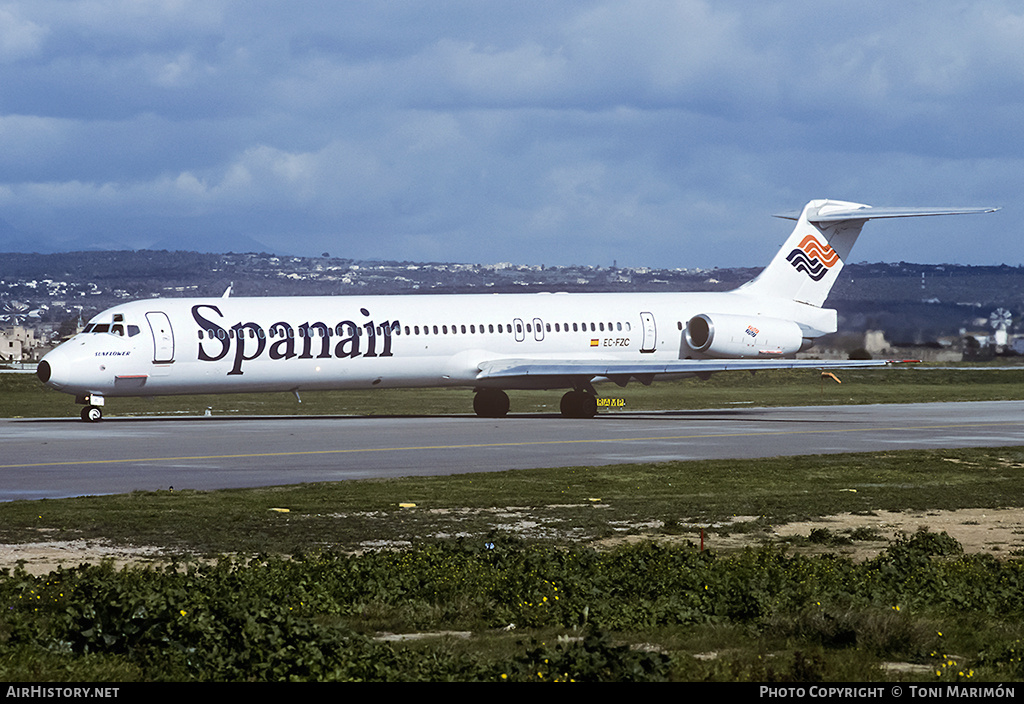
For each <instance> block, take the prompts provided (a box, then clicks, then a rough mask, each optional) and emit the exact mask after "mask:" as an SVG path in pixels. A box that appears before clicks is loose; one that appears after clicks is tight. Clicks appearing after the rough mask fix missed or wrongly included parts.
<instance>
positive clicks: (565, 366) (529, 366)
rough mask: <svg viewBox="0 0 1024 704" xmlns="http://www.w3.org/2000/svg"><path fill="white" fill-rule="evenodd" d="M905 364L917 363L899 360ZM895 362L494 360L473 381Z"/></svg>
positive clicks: (619, 379)
mask: <svg viewBox="0 0 1024 704" xmlns="http://www.w3.org/2000/svg"><path fill="white" fill-rule="evenodd" d="M901 361H905V362H909V361H917V360H901ZM898 363H901V362H900V361H896V360H817V359H673V360H668V361H654V360H651V361H644V360H634V361H621V360H572V359H567V360H547V359H496V360H489V361H486V362H481V363H480V364H479V365H478V368H479V370H480V372H479V374H477V379H480V380H483V379H525V378H528V377H532V378H538V377H547V378H574V379H583V378H585V379H587V380H588V381H589V380H590V379H593V378H595V377H605V378H608V379H610V380H612V381H614V382H615V383H617V384H619V385H620V386H625V385H626V382H627V381H628V380H629V379H630V378H631V377H632V378H635V379H637V380H638V381H640V382H641V383H643V384H650V383H651V381H653V379H654V377H655V376H658V375H661V374H710V373H712V372H726V371H749V372H756V371H764V370H768V369H852V368H857V367H884V366H887V365H890V364H898Z"/></svg>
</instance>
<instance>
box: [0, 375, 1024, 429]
mask: <svg viewBox="0 0 1024 704" xmlns="http://www.w3.org/2000/svg"><path fill="white" fill-rule="evenodd" d="M835 375H836V377H838V378H839V379H840V380H841V381H842V383H841V384H839V383H836V382H835V381H834V380H833V379H831V378H828V377H822V376H820V375H819V373H818V372H817V371H814V370H775V371H764V372H758V373H757V374H747V373H743V372H736V373H723V374H715V375H713V376H712V377H711V378H709V379H708V380H706V381H702V380H699V379H685V380H681V381H666V382H657V383H655V384H652V385H651V386H649V387H647V386H643V385H641V384H638V383H631V384H630V385H629V386H627V387H625V388H620V387H618V386H615V385H613V384H605V385H602V386H600V387H598V392H599V393H600V394H602V395H605V396H608V397H611V398H615V399H623V405H621V406H620V405H617V404H613V405H612V406H611V407H603V408H602V410H601V412H602V413H605V412H607V413H621V412H630V411H649V410H664V409H687V408H725V407H730V406H737V405H739V406H742V405H754V406H795V405H799V406H804V405H833V404H851V403H857V404H859V403H915V402H931V401H992V400H1006V399H1021V398H1024V365H1022V366H1019V367H1003V366H997V367H995V368H987V367H986V366H984V365H977V366H969V365H957V366H955V367H950V366H946V365H914V366H908V367H893V368H886V369H862V370H852V369H851V370H846V371H837V372H835ZM509 396H510V398H511V401H512V411H511V412H512V413H557V412H558V402H559V398H560V397H561V392H559V391H557V390H556V391H512V392H510V393H509ZM472 405H473V393H472V391H471V390H469V389H373V390H366V391H321V392H303V393H302V402H301V403H299V402H298V401H297V400H296V398H295V396H293V395H292V394H288V393H280V394H229V395H223V396H178V397H163V398H154V399H140V398H124V399H119V398H111V399H107V406H106V408H105V409H104V413H105V414H106V415H107V416H132V415H158V414H182V415H202V414H203V413H205V412H206V410H207V409H211V412H212V413H214V414H217V415H221V414H238V415H249V414H260V415H262V414H272V415H437V414H452V413H459V414H462V413H471V412H472ZM80 408H81V407H80V406H77V405H75V403H74V401H73V399H71V397H69V396H66V395H65V394H61V393H58V392H56V391H53V390H51V389H47V388H45V387H43V386H42V384H40V383H39V382H38V380H36V378H35V377H34V376H32V375H28V374H0V417H22V418H31V417H52V416H66V417H74V416H77V415H78V413H79V411H80Z"/></svg>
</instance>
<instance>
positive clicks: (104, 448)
mask: <svg viewBox="0 0 1024 704" xmlns="http://www.w3.org/2000/svg"><path fill="white" fill-rule="evenodd" d="M1004 445H1024V401H993V402H978V403H926V404H905V405H901V404H887V405H862V406H821V407H817V406H807V407H794V408H749V407H744V408H735V409H714V410H688V411H666V412H657V413H608V414H602V415H599V416H598V417H597V418H594V419H590V420H569V419H564V418H561V417H559V416H555V415H519V416H509V417H507V418H501V419H484V418H477V417H475V416H444V417H437V416H430V417H425V416H424V417H393V416H392V417H348V416H344V417H343V416H338V417H291V416H289V417H256V416H252V417H228V416H224V417H217V416H214V417H190V418H172V417H160V418H149V419H137V418H123V419H118V418H108V419H105V420H104V421H103V422H101V423H98V424H87V423H83V422H82V421H80V420H77V419H66V418H61V419H2V420H0V448H2V453H0V501H12V500H17V499H42V498H60V497H68V496H82V495H90V494H115V493H125V492H130V491H134V490H160V489H167V488H168V487H174V488H175V489H198V490H211V489H222V488H240V487H257V486H273V485H281V484H297V483H302V482H328V481H342V480H351V479H364V478H371V477H376V478H384V477H401V476H412V475H441V474H460V473H466V472H480V471H501V470H509V469H524V468H533V467H560V466H574V465H608V464H619V463H627V462H661V461H668V460H695V459H729V458H735V459H748V458H755V457H772V456H789V455H804V454H819V453H840V452H864V451H874V450H905V449H920V448H930V449H936V448H958V447H990V446H991V447H995V446H1004Z"/></svg>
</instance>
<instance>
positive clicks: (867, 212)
mask: <svg viewBox="0 0 1024 704" xmlns="http://www.w3.org/2000/svg"><path fill="white" fill-rule="evenodd" d="M997 210H999V208H872V207H871V206H869V205H866V206H864V207H862V208H853V209H850V208H835V207H831V208H830V207H829V205H825V206H822V207H821V208H819V209H818V211H817V212H813V213H808V214H807V219H808V220H809V221H810V222H843V221H844V220H880V219H883V218H917V217H924V216H927V215H978V214H981V213H994V212H996V211H997ZM800 212H801V211H792V212H788V213H779V214H778V215H776V216H775V217H777V218H783V219H784V220H799V219H800Z"/></svg>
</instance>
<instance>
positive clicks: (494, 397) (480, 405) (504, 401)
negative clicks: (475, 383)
mask: <svg viewBox="0 0 1024 704" xmlns="http://www.w3.org/2000/svg"><path fill="white" fill-rule="evenodd" d="M508 409H509V400H508V394H506V393H505V392H504V391H502V390H501V389H484V390H482V391H477V393H476V396H474V397H473V411H474V412H475V413H476V414H477V415H478V416H480V417H481V418H503V417H505V416H506V415H508Z"/></svg>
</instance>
